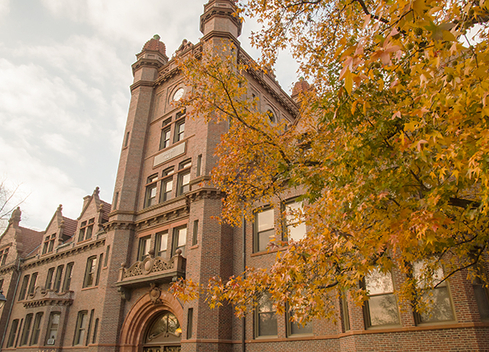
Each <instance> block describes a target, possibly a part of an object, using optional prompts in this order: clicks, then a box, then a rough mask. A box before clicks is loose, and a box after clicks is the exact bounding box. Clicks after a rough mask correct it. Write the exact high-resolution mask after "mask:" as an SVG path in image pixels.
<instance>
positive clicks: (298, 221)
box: [285, 201, 306, 241]
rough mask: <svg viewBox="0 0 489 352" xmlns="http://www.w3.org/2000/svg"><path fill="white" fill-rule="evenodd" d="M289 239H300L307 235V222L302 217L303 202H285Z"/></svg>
mask: <svg viewBox="0 0 489 352" xmlns="http://www.w3.org/2000/svg"><path fill="white" fill-rule="evenodd" d="M285 212H286V226H287V239H288V240H289V241H290V240H292V241H299V240H301V239H303V238H304V237H305V236H306V224H305V222H304V220H303V219H302V218H301V213H302V202H296V201H294V202H289V203H287V204H285Z"/></svg>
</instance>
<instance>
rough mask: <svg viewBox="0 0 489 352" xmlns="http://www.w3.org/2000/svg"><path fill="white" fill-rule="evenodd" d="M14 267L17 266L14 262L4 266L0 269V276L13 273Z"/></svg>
mask: <svg viewBox="0 0 489 352" xmlns="http://www.w3.org/2000/svg"><path fill="white" fill-rule="evenodd" d="M16 266H17V264H16V263H15V262H13V263H11V264H7V265H4V266H3V267H2V268H0V275H5V274H7V273H8V272H10V271H14V270H15V267H16Z"/></svg>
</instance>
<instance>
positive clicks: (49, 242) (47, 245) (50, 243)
mask: <svg viewBox="0 0 489 352" xmlns="http://www.w3.org/2000/svg"><path fill="white" fill-rule="evenodd" d="M55 238H56V234H55V233H53V234H52V235H50V236H46V237H45V238H44V243H43V246H42V254H46V253H50V252H52V251H53V249H54V239H55Z"/></svg>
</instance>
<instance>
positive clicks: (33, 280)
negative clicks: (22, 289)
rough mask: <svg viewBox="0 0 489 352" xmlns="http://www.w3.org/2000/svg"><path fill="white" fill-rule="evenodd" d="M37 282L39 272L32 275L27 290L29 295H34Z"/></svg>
mask: <svg viewBox="0 0 489 352" xmlns="http://www.w3.org/2000/svg"><path fill="white" fill-rule="evenodd" d="M36 282H37V273H33V274H32V276H31V282H29V289H28V290H27V294H28V295H32V294H33V293H34V290H35V288H36Z"/></svg>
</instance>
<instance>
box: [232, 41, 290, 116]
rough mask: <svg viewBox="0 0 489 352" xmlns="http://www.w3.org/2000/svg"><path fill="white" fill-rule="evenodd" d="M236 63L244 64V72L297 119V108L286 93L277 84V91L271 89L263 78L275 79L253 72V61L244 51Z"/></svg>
mask: <svg viewBox="0 0 489 352" xmlns="http://www.w3.org/2000/svg"><path fill="white" fill-rule="evenodd" d="M238 61H239V62H240V63H243V64H246V65H247V67H248V69H247V70H246V71H247V72H248V73H249V74H250V75H251V76H252V77H253V78H254V79H255V80H256V81H257V82H258V83H260V85H261V86H262V87H263V88H265V90H266V91H267V92H268V93H270V95H272V96H273V97H274V98H275V99H277V100H278V101H279V102H280V103H281V104H282V106H283V107H285V109H286V110H287V111H288V112H289V113H290V114H291V115H292V116H293V117H294V118H298V117H299V108H298V107H297V104H296V103H295V102H294V101H293V100H292V98H291V97H289V95H288V94H287V93H285V92H284V91H283V89H282V88H280V86H279V85H278V84H277V88H278V90H279V91H277V90H276V89H273V88H272V87H271V86H270V84H269V83H267V82H266V80H265V76H268V78H269V79H270V80H272V81H275V78H273V77H272V76H270V75H268V74H266V73H264V72H263V71H259V70H255V69H254V68H253V65H252V64H251V62H252V61H253V59H252V58H251V57H250V56H249V55H248V54H247V53H246V52H245V51H244V50H240V51H239V55H238Z"/></svg>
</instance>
